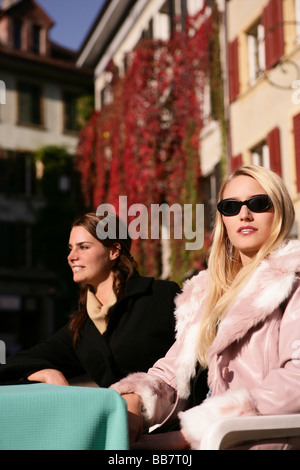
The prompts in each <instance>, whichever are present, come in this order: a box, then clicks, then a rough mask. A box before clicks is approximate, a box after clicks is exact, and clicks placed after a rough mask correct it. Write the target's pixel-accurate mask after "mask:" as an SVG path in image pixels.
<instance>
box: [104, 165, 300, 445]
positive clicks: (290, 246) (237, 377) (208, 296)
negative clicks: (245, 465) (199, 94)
mask: <svg viewBox="0 0 300 470" xmlns="http://www.w3.org/2000/svg"><path fill="white" fill-rule="evenodd" d="M217 208H218V211H217V215H216V223H215V230H214V239H213V243H212V247H211V253H210V257H209V262H208V269H207V270H206V271H202V272H200V273H199V274H198V275H196V276H194V277H193V278H192V279H190V280H188V281H186V282H185V284H184V286H183V291H182V293H181V294H180V295H179V296H178V297H177V300H176V310H175V315H176V320H177V339H176V342H175V344H174V345H173V346H172V347H171V349H170V350H169V351H168V353H167V354H166V356H165V357H164V358H162V359H160V360H159V361H157V362H156V363H155V364H154V366H153V367H152V368H151V369H150V370H149V371H148V373H141V374H131V375H129V376H128V377H127V378H124V379H122V380H121V381H120V382H118V383H116V384H114V385H113V386H112V388H114V389H115V390H117V391H118V392H119V393H121V394H122V395H123V397H124V398H125V400H126V401H127V404H128V411H129V414H128V416H129V428H130V436H131V442H132V443H134V444H132V447H133V448H134V449H139V448H142V449H177V450H179V449H186V448H191V449H199V447H200V443H201V439H202V436H203V435H204V433H205V432H206V428H207V426H208V425H209V424H212V422H213V421H214V420H217V419H218V418H222V417H238V416H242V415H270V414H288V413H299V412H300V393H299V391H300V358H299V357H298V356H297V348H296V346H297V345H298V344H299V340H300V275H299V273H300V241H299V240H289V234H290V232H291V229H292V227H293V224H294V208H293V204H292V201H291V198H290V196H289V194H288V191H287V189H286V187H285V185H284V184H283V182H282V180H281V178H280V177H279V176H278V175H276V174H275V173H273V172H272V171H270V170H267V169H265V168H262V167H257V166H244V167H241V168H239V169H238V170H237V171H236V172H235V173H234V174H233V175H232V176H231V177H229V178H228V179H227V180H226V181H225V183H224V184H223V186H222V188H221V191H220V202H219V203H218V207H217ZM295 348H296V349H295ZM298 354H299V347H298ZM157 423H159V427H158V428H156V430H155V432H152V433H147V434H146V433H145V430H147V429H149V427H150V426H153V425H154V424H157ZM239 448H240V449H294V448H300V442H296V441H295V440H294V442H291V441H287V440H280V439H274V440H273V441H269V442H251V443H249V442H248V443H247V442H245V443H244V444H243V445H241V446H240V447H239Z"/></svg>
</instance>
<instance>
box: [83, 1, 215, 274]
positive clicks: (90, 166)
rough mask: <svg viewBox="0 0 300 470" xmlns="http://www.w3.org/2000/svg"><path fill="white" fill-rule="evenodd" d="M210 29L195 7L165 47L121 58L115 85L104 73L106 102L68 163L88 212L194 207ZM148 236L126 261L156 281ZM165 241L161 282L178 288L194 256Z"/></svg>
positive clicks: (156, 260) (151, 46)
mask: <svg viewBox="0 0 300 470" xmlns="http://www.w3.org/2000/svg"><path fill="white" fill-rule="evenodd" d="M210 12H211V10H210ZM214 21H215V18H214V15H212V14H210V15H207V9H206V8H205V7H203V9H202V10H201V11H199V13H198V14H197V15H195V16H193V17H191V16H189V17H187V20H186V22H187V23H186V28H185V29H184V31H175V32H174V34H173V35H172V37H171V39H170V40H168V41H159V40H153V39H143V40H141V41H140V43H139V44H138V45H137V47H136V48H135V50H134V51H132V52H131V53H130V54H128V56H127V58H126V62H127V69H126V73H125V75H124V76H123V77H119V76H118V75H117V74H116V73H115V66H114V64H113V63H111V64H110V65H109V68H108V70H107V75H109V77H110V80H109V82H108V83H107V89H109V92H110V96H111V99H110V102H109V103H106V104H105V105H104V106H103V107H102V109H101V110H100V111H95V112H94V114H93V116H92V117H91V119H90V120H89V122H88V124H87V125H86V126H85V127H84V128H83V129H82V130H81V133H80V138H79V145H78V150H77V156H76V163H77V168H78V170H79V171H80V174H81V184H82V192H83V196H84V200H85V205H86V207H87V208H88V209H92V210H95V209H96V208H97V207H98V206H99V205H100V204H102V203H109V204H112V205H114V206H115V208H116V210H117V211H118V207H119V196H122V195H124V196H127V204H128V207H129V206H131V205H133V204H142V205H143V206H145V207H147V209H148V213H149V214H150V213H151V211H150V207H151V205H152V204H163V203H166V204H168V205H169V206H172V205H173V204H180V205H181V206H182V207H183V205H184V204H192V205H195V204H197V203H200V202H201V201H199V195H198V190H197V188H198V184H199V178H200V161H199V158H200V132H201V129H202V127H203V95H204V86H205V81H206V80H207V77H208V76H209V73H210V72H209V71H210V67H211V60H212V53H211V45H212V38H213V35H214V34H215V30H214ZM150 222H151V221H150V220H149V224H150ZM171 225H172V224H171ZM148 233H149V237H148V239H147V238H144V239H142V238H139V239H138V240H136V241H135V242H134V255H135V257H136V258H137V261H138V262H139V265H140V266H141V269H142V271H143V272H144V273H146V274H148V275H154V276H158V275H159V274H160V273H161V270H162V266H161V259H162V256H161V242H160V240H153V239H150V229H149V232H148ZM170 235H171V241H170V249H171V253H172V255H171V272H170V273H169V275H170V276H171V277H172V278H173V279H177V280H180V279H182V277H183V276H184V273H185V272H186V271H187V270H188V269H189V267H190V266H192V265H193V263H194V262H196V261H195V260H196V259H198V258H199V253H197V252H193V251H190V252H188V251H186V250H185V248H184V243H185V240H177V239H174V237H172V233H171V234H170Z"/></svg>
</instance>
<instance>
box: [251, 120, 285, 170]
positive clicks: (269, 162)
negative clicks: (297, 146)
mask: <svg viewBox="0 0 300 470" xmlns="http://www.w3.org/2000/svg"><path fill="white" fill-rule="evenodd" d="M250 152H251V156H252V163H253V164H254V165H260V166H264V167H265V168H269V169H271V170H273V171H275V172H276V173H277V174H278V175H279V176H281V150H280V131H279V128H278V127H275V128H274V129H272V130H271V131H270V132H269V133H268V135H267V138H266V139H265V140H264V141H263V142H261V143H260V144H259V145H257V146H255V147H253V148H252V149H251V151H250Z"/></svg>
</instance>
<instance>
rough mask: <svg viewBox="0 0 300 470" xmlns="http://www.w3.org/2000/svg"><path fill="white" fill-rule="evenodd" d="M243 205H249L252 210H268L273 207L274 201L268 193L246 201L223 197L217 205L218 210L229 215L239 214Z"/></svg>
mask: <svg viewBox="0 0 300 470" xmlns="http://www.w3.org/2000/svg"><path fill="white" fill-rule="evenodd" d="M242 206H247V207H248V209H249V210H250V211H251V212H266V211H268V210H269V209H271V207H273V204H272V201H271V199H270V198H269V196H267V195H266V194H258V195H257V196H252V197H250V198H249V199H247V200H246V201H237V200H236V199H223V201H220V202H219V204H218V205H217V208H218V211H219V212H221V214H223V215H226V216H228V217H230V216H232V215H237V214H239V212H240V210H241V208H242Z"/></svg>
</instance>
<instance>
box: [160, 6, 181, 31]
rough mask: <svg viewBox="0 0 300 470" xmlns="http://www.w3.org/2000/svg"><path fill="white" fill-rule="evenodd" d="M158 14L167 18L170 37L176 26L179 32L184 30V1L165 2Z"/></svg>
mask: <svg viewBox="0 0 300 470" xmlns="http://www.w3.org/2000/svg"><path fill="white" fill-rule="evenodd" d="M160 13H162V14H165V15H167V16H168V18H169V25H170V36H171V35H172V33H173V31H174V30H175V28H176V26H177V25H178V26H179V27H180V29H181V30H183V29H184V25H185V19H186V15H187V4H186V0H166V1H165V3H164V4H163V6H162V8H161V9H160Z"/></svg>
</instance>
